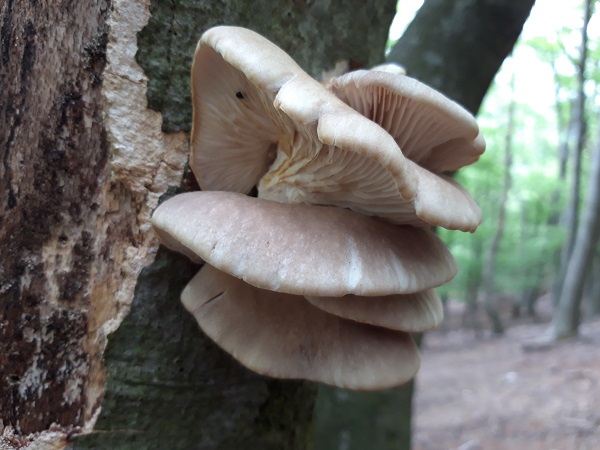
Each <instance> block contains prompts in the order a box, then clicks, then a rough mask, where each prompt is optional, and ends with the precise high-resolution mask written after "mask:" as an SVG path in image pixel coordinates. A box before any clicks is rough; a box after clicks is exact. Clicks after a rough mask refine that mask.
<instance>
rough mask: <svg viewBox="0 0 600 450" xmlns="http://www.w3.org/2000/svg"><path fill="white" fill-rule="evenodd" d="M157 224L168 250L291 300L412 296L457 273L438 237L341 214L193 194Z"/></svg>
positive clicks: (176, 200)
mask: <svg viewBox="0 0 600 450" xmlns="http://www.w3.org/2000/svg"><path fill="white" fill-rule="evenodd" d="M152 221H153V224H154V226H155V228H156V230H157V232H158V234H159V236H160V237H161V238H162V240H163V242H165V243H167V244H168V243H169V242H172V241H173V240H175V241H177V242H178V245H181V246H183V247H186V248H187V249H189V250H190V251H192V252H193V253H195V254H196V255H198V256H199V257H200V258H202V259H203V260H205V261H206V262H208V263H209V264H211V265H213V266H215V267H217V268H218V269H219V270H222V271H224V272H226V273H228V274H231V275H233V276H235V277H237V278H240V279H242V280H244V281H245V282H247V283H249V284H251V285H253V286H256V287H259V288H262V289H269V290H272V291H278V292H285V293H288V294H298V295H312V296H325V297H341V296H343V295H346V294H355V295H362V296H376V295H390V294H397V293H412V292H418V291H421V290H424V289H429V288H432V287H435V286H439V285H441V284H443V283H445V282H446V281H448V280H449V279H451V278H452V277H453V276H454V275H455V273H456V270H457V269H456V263H455V261H454V259H453V257H452V255H451V254H450V252H449V251H448V250H447V248H446V246H445V245H444V244H443V243H442V241H441V240H440V239H439V238H438V237H437V236H435V235H434V234H433V233H432V232H431V231H429V230H426V229H422V228H415V227H400V226H395V225H392V224H389V223H387V222H384V221H382V220H378V219H374V218H371V217H367V216H363V215H361V214H357V213H354V212H352V211H348V210H344V209H340V208H332V207H318V206H305V205H289V204H283V203H278V202H273V201H269V200H263V199H257V198H252V197H247V196H244V195H241V194H237V193H232V192H219V191H207V192H190V193H186V194H181V195H177V196H175V197H173V198H172V199H170V200H167V201H166V202H164V203H163V204H162V205H161V206H159V207H158V209H157V210H156V211H155V212H154V215H153V217H152Z"/></svg>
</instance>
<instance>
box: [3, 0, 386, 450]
mask: <svg viewBox="0 0 600 450" xmlns="http://www.w3.org/2000/svg"><path fill="white" fill-rule="evenodd" d="M394 11H395V2H392V1H389V0H379V1H375V2H368V4H366V3H364V2H360V1H351V2H343V4H342V2H339V1H338V2H329V3H327V4H323V3H321V2H267V1H256V2H243V1H239V0H238V1H236V0H229V1H223V2H218V3H214V2H197V1H189V0H188V1H184V0H181V1H180V0H177V1H167V0H161V1H155V2H152V3H150V1H149V0H113V1H112V2H109V1H108V0H106V1H86V0H63V1H61V2H18V1H14V0H8V1H5V2H2V3H1V4H0V32H1V35H2V36H1V39H0V80H1V83H0V84H1V85H2V91H1V92H0V111H1V113H2V120H0V152H1V156H2V164H1V165H0V183H2V194H3V195H2V201H1V202H0V221H1V222H0V223H1V226H0V245H1V246H2V260H1V261H0V264H1V267H0V287H1V288H0V295H1V296H2V298H1V300H0V308H1V311H2V317H1V320H0V418H1V419H2V423H1V424H0V427H5V428H6V429H8V427H12V428H14V429H15V431H16V433H17V434H20V435H25V434H27V433H33V432H38V431H44V430H46V431H47V430H48V429H49V427H50V425H51V424H53V423H54V424H57V425H56V426H54V427H53V430H55V431H53V433H54V434H56V435H57V436H58V437H56V436H55V438H56V442H57V445H58V443H59V441H60V445H64V444H65V439H66V435H67V433H68V432H69V431H70V430H71V429H73V427H76V426H80V427H83V430H84V431H86V432H89V431H91V430H92V428H93V429H94V431H93V432H92V433H91V434H87V435H85V436H83V437H81V438H79V439H77V441H76V442H75V443H74V444H73V445H74V447H75V448H99V449H106V448H111V449H117V448H132V449H145V448H169V449H190V448H206V449H209V448H210V449H214V448H248V449H270V448H273V449H286V448H306V446H307V442H308V441H310V433H309V431H310V424H311V418H312V406H313V401H314V392H315V386H314V385H312V384H308V383H301V382H291V381H288V382H285V381H279V380H271V379H266V378H262V377H259V376H257V375H254V374H251V373H249V372H248V371H246V370H245V369H243V368H241V367H240V366H239V365H238V364H237V363H235V362H234V361H233V360H232V358H230V357H229V356H228V355H225V354H224V353H223V352H221V351H220V350H219V349H218V348H216V347H215V346H214V345H213V344H212V343H211V342H210V341H209V340H208V339H207V338H206V337H204V336H203V335H202V334H201V333H200V331H199V330H198V328H197V326H196V325H195V323H194V322H193V321H192V320H191V319H190V318H189V317H188V315H187V314H186V313H184V311H183V308H182V307H181V306H180V303H179V299H178V297H179V292H180V291H181V288H182V286H183V285H184V284H185V282H186V281H187V279H189V278H190V277H191V276H192V275H193V273H194V272H195V271H196V270H197V267H195V266H193V265H192V264H191V263H190V262H188V261H186V260H185V259H184V258H182V257H180V256H178V255H174V254H171V253H169V252H167V251H164V250H160V251H159V252H158V254H157V245H158V244H157V241H156V238H155V236H154V234H153V232H152V230H151V227H150V225H149V217H150V214H151V212H152V210H153V209H154V208H155V207H156V205H157V203H158V201H159V198H160V197H161V196H163V195H164V194H165V193H167V194H168V195H172V194H173V193H174V192H175V191H176V190H177V189H178V186H180V183H181V179H182V176H183V172H184V165H185V161H186V157H187V151H188V148H187V136H186V133H185V131H187V130H188V128H189V123H190V116H191V107H190V103H189V86H188V79H189V67H190V62H191V57H192V54H193V50H194V47H195V45H196V42H197V40H198V38H199V37H200V35H201V34H202V32H203V31H204V30H206V29H207V28H209V27H210V26H212V25H215V24H222V23H229V24H236V25H241V26H248V27H251V28H254V29H255V30H257V31H259V32H261V33H262V34H264V35H266V36H267V37H269V38H270V39H272V40H273V41H275V42H276V43H279V44H280V45H282V46H283V47H284V49H286V50H287V51H289V52H290V53H291V54H292V56H294V57H295V58H296V59H297V60H298V62H299V63H300V64H301V65H302V66H304V67H305V68H306V69H308V71H310V72H311V73H312V74H313V75H320V74H321V71H323V70H329V69H332V68H333V67H334V66H335V65H336V63H340V64H341V66H344V67H355V66H369V65H372V64H375V63H377V62H379V61H380V60H381V59H382V57H383V48H384V46H385V42H386V41H387V31H388V27H389V24H390V22H391V20H392V18H393V15H394ZM150 12H152V17H150V15H149V13H150ZM148 20H150V22H148ZM323 30H332V31H331V32H327V33H324V32H323ZM138 33H140V34H139V48H138ZM374 50H376V51H374ZM136 53H137V56H138V57H139V61H140V63H141V64H142V66H143V68H144V71H142V69H141V68H140V66H138V64H137V62H136V60H135V57H136ZM147 85H148V86H149V93H148V97H146V87H147ZM147 98H148V100H147ZM147 102H148V103H149V104H150V106H151V107H152V108H153V109H154V111H153V110H150V109H148V108H147ZM157 111H158V112H157ZM162 115H164V119H165V120H164V121H163V120H162ZM165 130H166V131H168V132H169V133H165V132H164V131H165ZM188 180H189V178H186V180H185V181H188ZM191 184H193V183H191ZM189 188H190V183H184V185H183V189H189ZM125 316H127V318H126V319H125V320H124V321H123V318H124V317H125ZM117 329H118V330H117ZM115 330H117V331H116V332H114V331H115ZM113 332H114V333H113ZM110 333H113V334H110ZM107 337H108V340H109V344H108V347H106V342H107ZM105 349H106V352H105ZM103 357H104V362H105V366H104V365H103V364H102V361H103ZM100 407H102V409H101V410H100ZM100 411H101V413H100ZM98 416H99V418H98ZM94 425H95V427H94ZM59 431H62V432H59ZM54 434H53V436H54ZM40 439H41V438H40ZM53 439H54V438H53ZM0 443H2V440H1V438H0ZM2 445H8V443H2ZM9 448H10V447H9ZM57 448H58V447H57Z"/></svg>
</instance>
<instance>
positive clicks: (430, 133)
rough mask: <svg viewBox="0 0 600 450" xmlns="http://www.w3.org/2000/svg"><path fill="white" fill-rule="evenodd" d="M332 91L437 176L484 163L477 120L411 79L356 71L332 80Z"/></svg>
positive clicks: (440, 95) (483, 147)
mask: <svg viewBox="0 0 600 450" xmlns="http://www.w3.org/2000/svg"><path fill="white" fill-rule="evenodd" d="M327 85H328V87H329V89H331V91H332V92H333V93H334V94H336V95H337V96H338V97H339V98H340V99H342V100H343V101H344V102H345V103H347V104H348V105H350V106H351V107H352V108H354V109H355V110H357V111H359V112H360V113H361V114H363V115H364V116H365V117H367V118H369V119H371V120H373V121H374V122H376V123H377V124H379V125H380V126H381V127H382V128H384V129H385V130H386V131H387V132H388V133H389V134H390V135H391V136H392V137H393V138H394V139H395V141H396V142H397V143H398V146H399V147H400V149H401V150H402V153H404V156H406V157H407V158H409V159H410V160H411V161H413V162H415V163H417V164H419V165H420V166H422V167H424V168H426V169H428V170H431V171H433V172H438V173H439V172H446V171H454V170H457V169H459V168H461V167H463V166H466V165H468V164H472V163H474V162H475V161H477V160H478V159H479V156H480V155H481V154H482V153H483V152H484V150H485V141H484V139H483V137H482V136H481V134H480V133H479V127H478V125H477V122H476V121H475V118H474V117H473V116H472V115H471V114H470V113H469V112H468V111H467V110H465V109H464V108H463V107H461V106H460V105H458V104H457V103H455V102H453V101H452V100H450V99H448V98H447V97H445V96H444V95H442V94H441V93H439V92H438V91H436V90H435V89H432V88H430V87H429V86H427V85H425V84H423V83H421V82H419V81H417V80H415V79H413V78H410V77H407V76H403V75H399V74H393V73H386V72H383V71H377V70H375V71H374V70H357V71H355V72H350V73H348V74H346V75H342V76H341V77H338V78H333V79H331V80H329V82H328V83H327Z"/></svg>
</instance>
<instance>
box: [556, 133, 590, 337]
mask: <svg viewBox="0 0 600 450" xmlns="http://www.w3.org/2000/svg"><path fill="white" fill-rule="evenodd" d="M583 210H584V217H583V220H582V221H581V224H580V226H579V229H578V231H577V238H576V240H575V244H574V246H573V251H572V253H571V257H570V258H569V261H568V264H567V271H566V274H565V278H564V282H563V285H562V290H561V294H560V299H559V303H558V307H557V308H556V310H555V312H554V316H553V318H552V323H551V327H550V335H551V337H552V338H554V339H562V338H568V337H572V336H576V335H577V333H578V330H579V322H580V316H581V314H580V310H581V300H582V297H583V286H584V282H585V276H586V274H587V272H588V270H587V269H588V267H589V266H590V264H591V262H592V258H593V256H594V252H595V249H596V244H597V243H598V237H599V235H600V134H599V136H598V141H597V143H596V147H595V149H594V152H593V155H592V168H591V171H590V178H589V182H588V189H587V197H586V201H585V205H584V209H583Z"/></svg>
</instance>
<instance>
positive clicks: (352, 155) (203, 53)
mask: <svg viewBox="0 0 600 450" xmlns="http://www.w3.org/2000/svg"><path fill="white" fill-rule="evenodd" d="M359 72H360V71H359ZM359 72H356V73H355V74H357V73H359ZM370 72H373V73H376V74H379V75H378V76H379V77H380V78H381V79H382V80H383V81H386V82H387V80H390V79H396V78H406V77H402V76H396V75H392V74H390V73H384V72H376V71H370ZM370 72H369V73H370ZM350 75H351V74H350ZM350 75H346V76H344V77H340V78H337V79H334V80H333V81H332V82H331V83H332V85H331V86H332V90H333V91H334V92H335V93H336V94H339V95H342V94H344V95H345V94H348V95H349V94H350V93H352V92H353V89H355V87H353V86H354V84H353V83H351V82H350V81H352V80H354V78H347V77H349V76H350ZM390 77H391V78H390ZM355 78H356V76H355ZM364 79H367V81H364ZM376 79H378V80H379V78H377V77H376ZM344 80H350V81H348V82H346V81H344ZM368 80H370V78H368V77H366V78H365V77H358V81H357V83H359V82H361V83H363V84H365V86H366V87H365V89H366V90H367V91H368V92H367V93H366V94H365V95H366V98H367V100H365V101H366V103H369V102H375V103H376V104H375V105H374V106H373V105H372V110H373V111H375V115H374V116H373V114H371V115H369V114H370V113H371V112H373V111H371V110H369V109H368V108H367V109H365V108H364V107H363V106H364V105H362V104H361V103H360V101H362V100H360V101H358V104H354V103H356V102H354V103H353V101H351V100H348V98H346V97H343V99H344V100H345V101H347V102H348V103H349V104H350V105H351V106H352V107H350V106H348V105H347V104H346V103H344V102H343V101H341V100H340V99H339V98H337V97H336V96H335V95H334V94H333V93H331V92H330V91H328V90H327V89H326V88H324V87H323V86H322V85H321V84H320V83H318V82H316V81H315V80H313V79H312V78H310V77H309V76H308V75H307V74H306V73H305V72H303V71H302V69H300V67H298V65H297V64H296V63H295V62H294V61H293V60H292V59H291V58H290V57H289V56H288V55H287V54H286V53H285V52H284V51H283V50H281V49H280V48H279V47H277V46H275V45H274V44H272V43H271V42H269V41H268V40H267V39H265V38H263V37H261V36H260V35H258V34H256V33H254V32H252V31H250V30H246V29H243V28H237V27H217V28H213V29H211V30H209V31H207V32H206V33H205V34H204V35H203V37H202V39H201V41H200V43H199V46H198V49H197V50H196V55H195V58H194V64H193V67H192V97H193V102H194V121H193V122H194V123H193V130H192V153H191V158H190V166H191V167H192V170H193V172H194V174H195V175H196V178H197V179H198V182H199V184H200V186H201V188H202V189H204V190H224V191H234V192H241V193H248V192H250V190H251V189H252V188H253V187H254V186H255V185H257V183H258V191H259V197H261V198H266V199H270V200H275V201H279V202H284V203H298V204H313V205H330V206H338V207H341V208H348V209H352V210H354V211H356V212H359V213H361V214H365V215H373V216H378V217H382V218H384V219H385V220H387V221H390V222H392V223H396V224H408V225H417V226H428V225H435V226H442V227H445V228H449V229H459V230H463V231H473V230H474V229H475V228H476V227H477V226H478V225H479V222H480V220H481V218H480V216H479V215H478V214H477V213H476V214H473V212H476V211H477V207H476V205H475V203H474V201H473V199H472V198H471V197H470V196H469V194H468V193H467V192H466V191H464V190H463V189H460V188H457V185H456V183H452V182H448V181H447V180H446V179H445V178H441V177H440V178H439V179H438V180H437V181H436V182H435V183H431V182H429V183H423V182H422V181H421V180H420V172H421V171H420V170H419V169H420V167H419V166H418V165H416V164H415V163H414V162H412V161H411V160H409V159H407V158H405V154H403V152H402V151H401V150H400V147H399V146H398V145H399V144H400V145H401V146H402V145H404V144H406V143H407V150H406V151H405V153H406V154H407V155H409V156H410V155H412V156H418V157H419V158H417V162H421V163H423V162H428V163H429V162H430V163H431V164H430V165H431V166H436V167H437V166H440V165H442V166H443V167H451V166H452V167H454V165H456V164H457V163H456V160H457V158H458V160H459V161H460V162H459V163H458V165H461V164H463V163H465V161H466V162H472V161H471V160H472V159H473V152H470V153H469V152H466V153H465V152H462V148H463V147H462V142H463V141H464V137H463V135H464V134H465V133H467V134H468V133H470V132H472V131H473V126H474V127H475V131H477V125H476V124H474V120H473V119H472V117H471V116H470V115H469V114H468V113H466V112H465V111H464V110H462V109H461V108H460V107H459V106H458V105H456V104H454V103H453V102H450V101H449V100H447V99H445V98H444V97H443V96H442V95H441V94H439V93H437V92H435V91H433V90H431V89H429V88H426V87H424V85H422V84H420V83H418V82H416V81H415V80H410V79H407V80H410V81H409V82H407V83H408V84H407V83H404V84H402V85H401V87H402V88H403V89H407V90H410V89H409V88H410V87H411V86H412V84H414V83H416V84H415V86H416V88H417V91H418V92H417V93H416V94H413V95H412V97H410V96H409V97H407V98H409V100H407V101H408V102H409V103H410V105H409V106H410V108H409V109H411V111H412V109H414V108H415V107H414V104H417V106H418V108H417V111H421V110H424V111H434V113H433V115H432V118H430V119H431V120H429V119H428V120H429V121H427V120H422V119H419V120H417V121H414V120H412V119H411V117H413V116H414V117H421V116H422V117H428V118H429V116H428V115H427V114H421V113H420V112H417V113H412V112H411V113H406V114H403V113H402V114H401V112H402V111H404V110H403V108H404V106H401V107H397V105H396V104H395V103H394V102H392V103H393V104H392V105H391V106H390V105H388V104H387V103H386V101H387V100H385V99H383V100H382V99H380V98H379V97H378V96H380V95H379V94H378V93H379V92H380V90H381V89H380V90H377V89H375V88H374V87H373V86H374V84H373V83H371V82H369V81H368ZM413 82H414V83H413ZM394 83H395V82H394ZM394 83H392V82H390V83H389V84H391V85H393V86H395V84H394ZM411 83H412V84H411ZM338 85H339V86H338ZM340 86H341V87H340ZM407 86H408V87H407ZM425 88H426V89H425ZM336 89H338V90H339V89H341V91H340V92H341V94H340V93H338V90H336ZM398 89H400V88H398ZM398 89H397V90H398ZM427 89H429V90H427ZM371 91H372V92H374V94H373V95H371ZM385 92H387V91H385ZM360 95H363V94H360ZM360 95H359V97H358V98H359V99H362V98H363V97H360ZM382 95H383V96H384V97H385V96H386V95H387V94H385V95H384V94H382ZM398 95H399V94H398V92H396V91H394V93H393V95H391V97H390V98H392V99H397V98H400V97H399V96H398ZM407 95H408V94H407ZM386 98H387V97H386ZM369 99H370V100H369ZM363 100H364V99H363ZM377 102H380V103H381V104H379V103H377ZM419 102H421V103H422V105H421V103H419ZM445 102H447V103H448V104H449V105H450V106H448V105H447V104H446V103H445ZM388 103H389V102H388ZM396 103H398V102H396ZM400 103H401V104H402V105H404V103H402V102H400ZM386 105H387V106H386ZM419 105H420V106H419ZM423 105H425V106H423ZM353 108H354V109H353ZM419 108H420V109H419ZM355 109H356V110H355ZM357 111H359V112H357ZM399 111H400V112H399ZM439 111H441V112H439ZM365 116H366V117H365ZM448 117H450V119H448ZM399 118H400V119H402V123H404V122H406V125H402V126H399V127H400V128H401V129H402V130H404V131H403V132H402V133H400V135H398V136H396V135H393V133H392V134H390V133H388V131H390V130H388V131H386V129H387V128H386V126H387V125H389V124H388V121H389V120H391V121H392V122H394V123H396V122H395V121H396V120H398V119H399ZM388 119H389V120H388ZM405 119H406V120H405ZM408 119H410V120H408ZM437 119H440V121H441V122H440V123H437V122H436V120H437ZM447 119H448V120H450V123H451V125H452V126H448V125H447V124H446V122H445V121H448V120H447ZM452 120H453V122H452ZM382 126H383V128H382ZM384 128H386V129H384ZM396 128H398V126H396ZM425 128H427V129H428V130H429V131H431V129H432V128H435V129H436V130H437V129H439V130H441V131H440V133H441V134H442V135H443V134H444V133H449V134H448V135H447V139H446V141H447V142H446V141H442V140H439V139H438V140H439V142H438V140H436V139H437V138H436V139H433V140H432V138H431V136H430V135H435V136H437V135H438V134H440V133H437V131H436V132H435V133H426V132H424V131H423V130H424V129H425ZM455 128H456V129H455ZM409 129H410V130H413V129H415V130H416V131H414V130H413V132H412V134H411V133H406V132H405V131H406V130H409ZM439 130H438V131H439ZM457 130H458V131H457ZM392 131H397V130H392ZM417 131H418V132H417ZM461 133H462V134H461ZM407 135H410V136H411V137H410V138H407V139H408V140H407V139H405V136H407ZM419 139H422V140H423V141H424V144H423V145H421V144H420V143H419V142H420V141H419ZM476 142H482V139H481V138H480V139H479V140H477V139H476ZM408 144H410V145H408ZM427 145H429V146H430V147H431V146H435V148H433V149H431V148H429V147H427ZM413 147H414V148H415V149H414V150H411V149H412V148H413ZM424 148H427V150H424ZM456 148H458V149H459V150H460V151H455V149H456ZM403 150H404V149H403ZM481 151H483V148H481ZM461 152H462V153H461ZM449 153H452V155H451V156H452V158H454V159H452V158H451V157H450V156H449ZM463 153H464V154H466V155H467V156H464V155H463ZM461 155H462V156H461ZM463 156H464V157H463ZM477 156H478V155H477ZM461 158H462V159H461ZM465 158H466V159H465ZM475 159H476V158H475ZM430 160H431V161H430ZM433 176H434V177H437V175H433ZM430 178H431V177H428V179H430ZM420 184H421V185H423V184H428V185H431V186H435V187H436V188H437V189H436V191H435V192H434V193H428V194H427V195H424V194H423V193H419V185H420ZM417 197H419V199H417ZM430 199H435V202H434V204H431V205H430V204H429V203H427V200H430ZM440 204H442V205H443V204H447V205H451V207H446V208H445V210H444V212H443V213H440V212H438V211H434V210H433V208H435V207H437V206H438V205H440Z"/></svg>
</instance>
